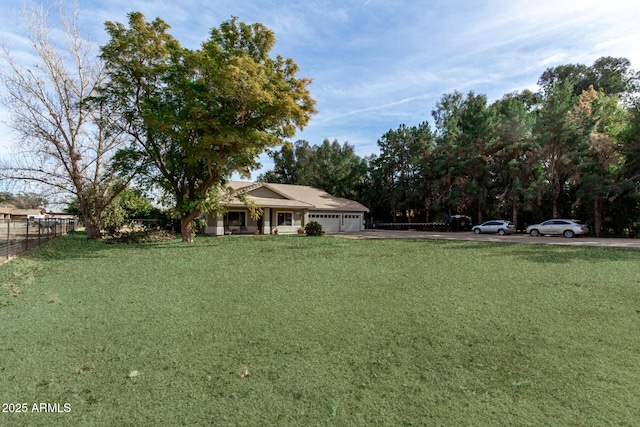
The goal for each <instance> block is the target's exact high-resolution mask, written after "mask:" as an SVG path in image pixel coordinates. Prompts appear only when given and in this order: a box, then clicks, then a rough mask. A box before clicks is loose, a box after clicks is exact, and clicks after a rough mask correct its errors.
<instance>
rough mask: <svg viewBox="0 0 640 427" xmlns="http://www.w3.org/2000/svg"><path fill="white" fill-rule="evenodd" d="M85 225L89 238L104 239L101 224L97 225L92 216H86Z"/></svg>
mask: <svg viewBox="0 0 640 427" xmlns="http://www.w3.org/2000/svg"><path fill="white" fill-rule="evenodd" d="M84 227H85V229H86V231H87V240H102V231H100V225H99V224H98V225H96V224H95V221H93V220H92V218H91V217H85V218H84Z"/></svg>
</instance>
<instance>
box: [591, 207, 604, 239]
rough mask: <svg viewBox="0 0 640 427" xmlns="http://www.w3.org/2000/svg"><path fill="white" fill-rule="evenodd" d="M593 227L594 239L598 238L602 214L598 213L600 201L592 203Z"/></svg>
mask: <svg viewBox="0 0 640 427" xmlns="http://www.w3.org/2000/svg"><path fill="white" fill-rule="evenodd" d="M593 216H594V219H593V227H594V228H595V230H594V231H595V232H596V237H600V233H601V229H602V214H601V213H600V199H596V200H594V201H593Z"/></svg>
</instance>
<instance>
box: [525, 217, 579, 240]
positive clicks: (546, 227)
mask: <svg viewBox="0 0 640 427" xmlns="http://www.w3.org/2000/svg"><path fill="white" fill-rule="evenodd" d="M588 232H589V228H588V227H587V226H586V225H584V224H583V223H582V222H580V221H577V220H575V219H550V220H548V221H545V222H541V223H540V224H533V225H530V226H528V227H527V233H528V234H530V235H532V236H533V237H535V236H542V235H545V234H557V235H563V236H564V237H567V238H571V237H573V236H577V235H580V234H587V233H588Z"/></svg>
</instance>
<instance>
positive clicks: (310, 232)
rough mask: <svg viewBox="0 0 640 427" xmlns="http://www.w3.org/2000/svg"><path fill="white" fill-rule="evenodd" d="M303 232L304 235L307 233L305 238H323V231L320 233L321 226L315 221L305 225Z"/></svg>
mask: <svg viewBox="0 0 640 427" xmlns="http://www.w3.org/2000/svg"><path fill="white" fill-rule="evenodd" d="M304 231H305V233H307V236H324V231H322V225H320V224H319V223H317V222H316V221H311V222H310V223H308V224H307V225H305V226H304Z"/></svg>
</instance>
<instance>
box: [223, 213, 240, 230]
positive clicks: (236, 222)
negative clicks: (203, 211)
mask: <svg viewBox="0 0 640 427" xmlns="http://www.w3.org/2000/svg"><path fill="white" fill-rule="evenodd" d="M224 225H225V226H226V227H244V226H245V213H244V212H227V213H226V214H225V215H224Z"/></svg>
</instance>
